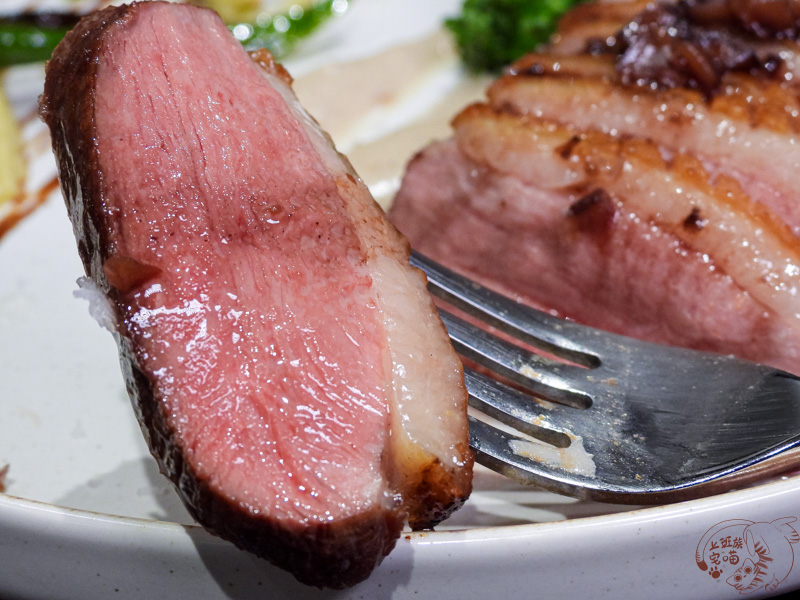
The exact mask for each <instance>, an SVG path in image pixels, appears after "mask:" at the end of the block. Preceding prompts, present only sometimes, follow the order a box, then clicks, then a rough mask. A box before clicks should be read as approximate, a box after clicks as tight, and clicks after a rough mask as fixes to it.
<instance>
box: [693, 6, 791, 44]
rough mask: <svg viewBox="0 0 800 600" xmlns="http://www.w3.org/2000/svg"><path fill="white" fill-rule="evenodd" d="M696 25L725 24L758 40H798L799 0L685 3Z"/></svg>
mask: <svg viewBox="0 0 800 600" xmlns="http://www.w3.org/2000/svg"><path fill="white" fill-rule="evenodd" d="M682 3H683V4H684V5H685V8H686V11H687V14H688V16H689V18H691V19H692V20H693V21H694V22H695V23H698V24H701V25H709V26H712V27H713V26H717V27H718V26H719V25H720V24H725V25H728V26H730V27H734V28H739V29H741V30H743V31H745V32H747V33H750V34H753V35H755V36H757V37H759V38H776V39H789V40H797V39H798V36H800V0H682Z"/></svg>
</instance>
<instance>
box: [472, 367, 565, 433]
mask: <svg viewBox="0 0 800 600" xmlns="http://www.w3.org/2000/svg"><path fill="white" fill-rule="evenodd" d="M464 380H465V382H466V385H467V390H468V391H469V395H470V398H469V404H470V406H472V407H473V408H475V409H477V410H479V411H481V412H482V413H484V414H485V415H488V416H489V417H492V418H494V419H496V420H497V421H500V422H501V423H504V424H505V425H508V426H509V427H512V428H514V429H516V430H518V431H520V432H521V433H524V434H526V435H529V436H531V437H534V438H537V439H539V440H542V441H543V442H547V443H548V444H552V445H553V446H555V447H556V448H567V447H569V445H570V443H571V439H570V434H571V433H572V430H574V429H576V427H575V425H576V424H579V423H580V419H578V420H577V421H578V423H576V421H575V420H573V419H572V418H570V417H574V416H576V415H578V413H577V411H574V410H570V409H565V408H563V407H559V406H558V405H555V404H550V403H549V402H545V401H542V400H538V399H537V398H535V397H532V396H530V395H528V394H525V393H523V392H520V391H518V390H515V389H514V388H512V387H509V386H507V385H505V384H503V383H500V382H499V381H497V380H495V379H492V378H491V377H487V376H485V375H482V374H480V373H477V372H475V371H473V370H472V369H464Z"/></svg>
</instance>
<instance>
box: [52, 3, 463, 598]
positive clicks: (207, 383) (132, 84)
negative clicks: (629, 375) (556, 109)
mask: <svg viewBox="0 0 800 600" xmlns="http://www.w3.org/2000/svg"><path fill="white" fill-rule="evenodd" d="M255 59H256V61H255V62H253V61H252V60H251V59H250V58H249V57H248V56H247V54H246V53H244V51H243V50H242V49H241V47H240V46H239V44H238V43H237V42H236V41H235V40H234V39H233V38H232V37H231V36H230V35H229V33H228V32H227V30H226V28H225V27H224V25H223V24H222V23H221V22H220V21H219V19H218V18H217V17H216V16H215V15H214V14H213V13H212V12H210V11H205V10H202V9H197V8H195V7H191V6H187V5H177V4H165V3H159V2H147V3H135V4H132V5H129V6H122V7H116V8H109V9H106V10H103V11H99V12H97V13H94V14H93V15H91V16H90V17H88V18H87V19H84V20H83V21H81V23H80V24H79V25H78V26H76V28H75V29H74V30H73V31H72V32H71V33H70V34H69V35H68V36H67V38H65V40H64V42H63V43H62V44H61V45H60V46H59V48H58V49H57V51H56V52H55V53H54V56H53V58H52V60H51V61H50V63H49V65H48V73H47V80H46V85H45V93H44V95H43V100H42V109H41V112H42V116H43V118H44V119H45V121H46V122H47V123H48V125H49V126H50V130H51V134H52V139H53V146H54V151H55V153H56V157H57V159H58V164H59V171H60V178H61V183H62V190H63V192H64V196H65V199H66V201H67V207H68V212H69V214H70V218H71V220H72V223H73V228H74V230H75V234H76V241H77V244H78V248H79V251H80V253H81V258H82V260H83V262H84V267H85V269H86V272H87V274H88V275H89V276H90V277H91V278H92V279H93V280H94V281H95V282H96V283H97V285H98V287H99V288H100V289H101V290H102V291H103V292H105V293H106V294H107V295H108V296H109V298H110V300H111V301H112V303H113V305H114V306H115V307H116V313H117V314H116V316H117V319H116V321H117V323H118V324H119V328H118V329H119V331H118V333H119V336H118V339H117V341H118V345H119V350H120V359H121V365H122V369H123V374H124V375H125V378H126V386H127V388H128V391H129V393H130V395H131V398H132V399H133V400H134V407H135V410H136V412H137V417H138V418H139V419H140V422H141V424H142V428H143V432H144V434H145V437H146V439H147V440H148V444H149V446H150V448H151V451H152V453H153V455H154V456H155V457H156V459H157V460H158V461H159V465H160V467H161V469H162V471H163V472H164V473H165V474H167V475H168V476H169V477H170V478H171V479H172V481H173V482H174V483H175V486H176V488H177V490H178V491H179V493H180V494H181V496H182V499H183V501H184V503H185V504H186V506H187V508H188V510H189V512H190V513H191V514H192V516H193V517H194V518H195V519H197V520H198V521H199V522H200V523H201V524H203V525H204V526H205V527H206V528H207V529H209V530H210V531H212V532H214V533H217V534H218V535H221V536H222V537H224V538H226V539H229V540H231V541H233V542H234V543H236V544H237V545H238V546H239V547H242V548H245V549H247V550H250V551H252V552H255V553H256V554H258V555H260V556H262V557H265V558H267V559H268V560H270V561H272V562H274V563H275V564H277V565H278V566H280V567H282V568H285V569H287V570H289V571H291V572H292V573H294V574H295V576H297V577H298V579H300V580H301V581H303V582H305V583H308V584H311V585H318V586H329V587H337V588H339V587H344V586H348V585H352V584H354V583H356V582H358V581H361V580H363V579H364V578H365V577H367V576H368V575H369V573H370V572H371V570H372V569H373V568H374V567H375V566H376V565H377V564H378V563H380V561H381V560H382V558H383V557H384V556H385V555H386V554H387V553H388V552H389V551H390V550H391V549H392V547H393V546H394V544H395V542H396V539H397V538H398V536H399V533H400V529H401V527H402V525H403V522H404V520H405V519H406V518H408V520H409V523H410V524H411V525H412V527H416V528H422V527H430V526H432V525H434V524H435V523H437V522H438V521H439V520H440V519H441V518H444V517H445V516H446V515H448V514H449V513H450V512H451V511H452V510H453V509H455V508H457V507H458V506H459V505H460V504H461V503H463V501H464V499H465V498H466V497H467V496H468V495H469V491H470V487H471V483H470V481H471V466H472V456H471V452H470V450H469V448H468V445H467V424H466V392H465V390H464V387H463V372H462V371H461V366H460V363H459V362H458V359H457V357H456V355H455V353H454V352H453V350H452V347H451V346H450V344H449V340H448V338H447V335H446V332H445V330H444V327H443V326H442V324H441V322H440V321H439V320H438V316H436V310H435V307H434V305H433V303H432V301H431V299H430V297H429V296H428V294H427V292H426V290H425V280H424V276H423V275H422V274H421V273H420V272H419V271H417V270H415V269H411V268H410V267H408V263H407V260H408V252H409V247H408V243H407V242H406V241H405V239H403V238H402V237H401V236H400V235H399V234H398V233H397V231H396V230H395V229H394V228H393V227H392V226H391V225H390V224H389V223H388V222H387V221H386V219H385V217H384V216H383V215H382V213H381V212H380V209H379V208H378V207H377V205H376V204H375V203H374V202H373V201H372V200H371V198H370V197H369V195H368V192H367V191H366V188H365V187H364V185H363V183H362V182H361V181H360V180H358V179H357V178H356V177H355V176H354V175H353V174H352V173H351V172H350V171H351V168H350V167H349V165H348V164H347V162H346V160H345V159H344V158H343V157H341V156H339V155H337V154H336V152H335V150H334V149H333V148H332V146H331V145H330V140H329V139H328V138H327V137H326V136H325V135H324V134H323V133H322V132H320V131H319V130H318V129H317V128H316V125H315V124H314V122H313V120H312V119H311V118H310V117H308V115H306V114H305V113H304V112H303V111H302V109H300V108H299V107H298V106H297V105H296V100H295V99H294V97H293V95H292V92H291V90H290V89H289V88H288V87H286V86H287V82H288V81H290V78H289V79H287V78H288V75H286V74H285V72H283V71H282V70H281V68H279V67H278V66H276V65H275V64H274V62H273V61H272V60H271V58H270V57H268V56H267V55H264V54H259V55H256V57H255ZM152 65H158V68H151V66H152ZM145 288H146V289H145ZM393 327H394V328H396V330H394V329H393ZM423 349H424V352H425V356H424V357H423V356H420V352H422V351H423ZM401 367H402V369H401ZM401 371H402V373H401ZM406 373H408V374H407V375H406ZM401 392H402V393H401ZM403 394H404V395H403ZM406 421H408V423H406ZM431 423H437V424H438V428H437V429H431V425H430V424H431ZM442 432H445V433H442ZM415 494H418V495H416V496H415Z"/></svg>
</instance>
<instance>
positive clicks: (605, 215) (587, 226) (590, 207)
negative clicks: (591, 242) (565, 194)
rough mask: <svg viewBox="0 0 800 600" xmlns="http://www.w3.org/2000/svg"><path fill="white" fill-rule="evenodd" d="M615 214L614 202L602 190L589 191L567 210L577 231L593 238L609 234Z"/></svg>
mask: <svg viewBox="0 0 800 600" xmlns="http://www.w3.org/2000/svg"><path fill="white" fill-rule="evenodd" d="M616 214H617V209H616V207H615V206H614V200H613V199H612V198H611V195H610V194H609V193H608V192H607V191H606V190H604V189H603V188H595V189H593V190H591V191H590V192H589V193H588V194H586V195H584V196H582V197H580V198H579V199H578V200H576V201H575V202H573V203H572V204H571V205H570V207H569V208H568V209H567V215H568V216H569V217H571V219H572V223H573V224H574V225H575V227H576V228H577V229H578V230H579V231H581V232H582V233H587V234H590V235H595V236H602V235H605V234H607V233H609V231H610V230H611V227H612V225H613V223H614V219H615V217H616Z"/></svg>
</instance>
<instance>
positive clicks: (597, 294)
mask: <svg viewBox="0 0 800 600" xmlns="http://www.w3.org/2000/svg"><path fill="white" fill-rule="evenodd" d="M734 4H735V5H734ZM745 4H746V3H743V2H738V3H733V2H731V6H729V5H728V4H726V3H724V2H715V3H710V2H703V3H700V2H697V3H694V4H687V3H680V4H674V3H664V4H647V3H644V2H601V3H596V4H587V5H581V6H580V7H578V8H577V9H575V11H573V12H572V13H570V14H568V15H567V16H566V17H565V18H564V20H563V21H562V24H561V29H560V31H559V33H558V34H557V35H556V36H555V38H554V40H553V43H552V44H551V46H550V47H549V48H548V49H547V51H546V52H542V53H539V54H531V55H529V56H526V57H524V58H522V59H521V60H520V61H518V62H517V63H516V64H514V65H512V66H511V67H510V68H508V69H507V71H506V72H505V73H504V75H503V76H502V77H500V78H499V79H498V80H497V81H496V82H495V83H493V85H492V86H491V87H490V89H489V90H488V101H487V102H486V103H483V104H478V105H473V106H470V107H468V108H466V109H465V110H464V111H463V112H462V113H461V114H459V115H458V116H457V117H456V118H455V120H454V121H453V127H454V132H455V133H454V136H453V137H452V139H449V140H446V141H439V142H435V143H434V144H432V145H431V146H429V147H428V148H426V149H425V150H423V151H422V152H420V153H419V154H418V155H417V156H416V157H414V158H413V159H412V161H411V162H410V163H409V165H408V167H407V172H406V174H405V176H404V179H403V183H402V187H401V190H400V191H399V193H398V195H397V197H396V199H395V202H394V205H393V207H392V210H391V212H390V218H392V220H393V221H394V223H395V224H396V225H397V226H398V228H399V229H400V230H401V231H402V232H403V233H404V234H405V235H406V236H408V237H409V239H410V241H411V243H412V245H413V246H415V247H416V248H417V249H419V250H421V251H422V252H424V253H426V254H428V255H430V256H431V257H433V258H435V259H438V260H440V261H442V262H445V263H447V264H449V265H450V266H452V267H453V268H455V269H456V270H459V271H461V272H463V273H465V274H467V275H469V276H471V277H473V278H476V279H479V280H482V281H483V282H484V283H486V284H487V285H489V286H491V287H494V288H496V289H499V290H501V291H503V292H505V293H508V294H511V295H513V296H515V297H517V298H519V299H520V300H522V301H525V302H528V303H530V304H532V305H535V306H538V307H540V308H544V309H546V310H550V311H552V312H554V313H556V314H560V315H562V316H564V317H567V318H571V319H575V320H577V321H580V322H583V323H586V324H589V325H593V326H596V327H601V328H604V329H607V330H611V331H615V332H618V333H623V334H628V335H632V336H635V337H639V338H642V339H648V340H652V341H656V342H661V343H667V344H672V345H681V346H687V347H692V348H697V349H703V350H711V351H716V352H722V353H733V354H737V355H740V356H742V357H745V358H750V359H754V360H759V361H762V362H767V363H770V364H772V365H775V366H777V367H780V368H783V369H786V370H789V371H794V372H798V371H800V362H798V360H799V359H800V298H799V297H798V291H799V290H800V240H798V237H797V235H798V234H800V203H798V202H797V200H796V196H797V191H796V189H797V186H796V183H795V181H794V180H795V178H796V174H797V173H798V172H800V137H799V136H798V130H799V129H800V116H798V115H800V101H799V99H798V95H797V91H796V89H795V88H794V87H793V77H794V74H795V71H796V63H797V61H796V57H797V52H798V46H797V44H796V43H795V42H794V41H792V40H793V38H794V36H795V34H796V33H797V32H796V31H795V30H794V29H792V27H793V24H794V17H793V16H792V15H791V14H789V15H788V16H786V17H785V18H784V19H783V20H780V19H779V18H778V17H779V16H780V15H777V16H776V15H774V14H770V16H771V17H772V20H771V21H769V22H766V20H765V21H764V22H761V21H758V20H757V19H754V18H752V14H755V13H753V12H752V11H750V12H748V10H747V6H745ZM589 17H591V19H592V20H589Z"/></svg>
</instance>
